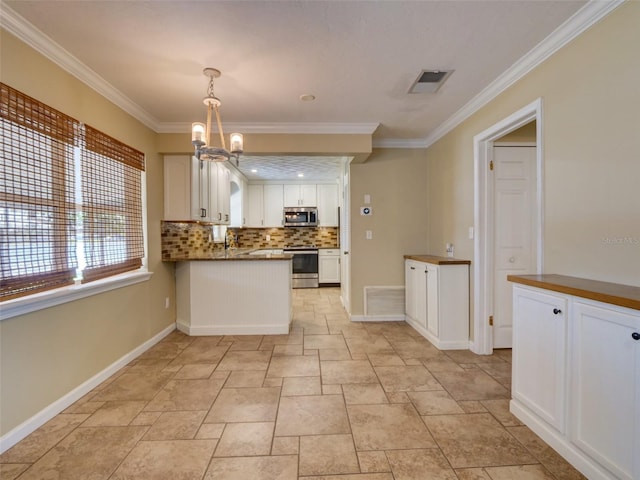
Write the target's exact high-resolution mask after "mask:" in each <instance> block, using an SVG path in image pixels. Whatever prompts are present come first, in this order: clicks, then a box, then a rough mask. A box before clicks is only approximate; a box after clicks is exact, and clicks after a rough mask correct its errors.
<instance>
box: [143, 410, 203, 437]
mask: <svg viewBox="0 0 640 480" xmlns="http://www.w3.org/2000/svg"><path fill="white" fill-rule="evenodd" d="M206 414H207V412H206V411H199V412H198V411H180V412H164V413H163V414H162V415H160V417H159V418H158V420H156V421H155V422H154V424H153V425H152V426H151V428H150V429H149V430H148V431H147V433H145V435H144V437H142V440H190V439H192V438H194V437H195V436H196V433H198V429H199V428H200V425H201V424H202V420H204V417H205V415H206Z"/></svg>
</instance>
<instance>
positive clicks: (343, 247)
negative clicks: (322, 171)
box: [340, 161, 351, 313]
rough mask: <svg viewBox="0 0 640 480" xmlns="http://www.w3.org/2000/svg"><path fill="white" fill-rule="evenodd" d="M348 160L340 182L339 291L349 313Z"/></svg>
mask: <svg viewBox="0 0 640 480" xmlns="http://www.w3.org/2000/svg"><path fill="white" fill-rule="evenodd" d="M349 188H350V186H349V162H348V161H347V162H345V164H344V176H343V184H342V199H343V200H342V208H341V209H340V252H341V253H340V293H341V295H342V306H343V307H344V309H345V310H346V311H347V313H351V290H350V287H351V277H350V273H351V270H350V269H351V263H350V258H349V248H350V236H349V235H350V233H349V226H350V223H349V222H350V221H351V220H350V218H349V208H350V203H351V202H350V194H349Z"/></svg>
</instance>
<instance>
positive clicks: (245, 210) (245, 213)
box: [241, 178, 249, 227]
mask: <svg viewBox="0 0 640 480" xmlns="http://www.w3.org/2000/svg"><path fill="white" fill-rule="evenodd" d="M241 189H242V226H243V227H246V226H248V224H249V184H248V183H247V181H246V180H245V179H244V178H243V179H242V185H241Z"/></svg>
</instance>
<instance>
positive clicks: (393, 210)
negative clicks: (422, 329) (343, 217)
mask: <svg viewBox="0 0 640 480" xmlns="http://www.w3.org/2000/svg"><path fill="white" fill-rule="evenodd" d="M426 175H427V164H426V158H425V151H424V150H422V149H420V150H409V149H374V151H373V153H372V154H371V156H370V157H369V159H368V160H367V162H366V163H363V164H351V168H350V182H351V208H350V215H351V247H350V249H351V254H350V256H351V272H352V273H351V313H352V314H353V315H363V314H364V304H363V301H364V291H363V288H364V287H365V286H373V285H381V286H391V285H396V286H403V285H404V259H403V255H405V254H412V253H413V254H420V253H427V252H428V251H429V249H428V248H427V200H428V199H427V189H426V185H425V178H426ZM365 194H369V195H371V204H370V206H371V207H372V208H373V215H372V216H370V217H365V216H361V215H360V207H362V206H364V205H365V204H364V195H365ZM367 230H371V231H372V233H373V238H372V239H371V240H366V239H365V232H366V231H367Z"/></svg>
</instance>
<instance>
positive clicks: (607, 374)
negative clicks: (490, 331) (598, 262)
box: [509, 275, 640, 480]
mask: <svg viewBox="0 0 640 480" xmlns="http://www.w3.org/2000/svg"><path fill="white" fill-rule="evenodd" d="M509 279H510V280H511V281H513V282H516V284H515V285H514V287H513V306H514V307H513V319H514V329H513V335H514V339H513V380H512V382H513V383H512V395H513V399H512V400H511V411H512V412H513V413H514V414H515V415H516V416H517V417H518V418H520V420H522V421H523V422H524V423H525V424H526V425H527V426H529V428H531V429H532V430H533V431H534V432H536V433H537V434H538V435H539V436H540V437H542V438H543V439H544V440H545V441H546V442H547V443H549V444H550V445H551V446H552V447H553V448H554V449H556V450H557V451H558V452H559V453H560V454H562V455H563V456H564V457H565V458H566V459H567V460H568V461H569V462H570V463H572V464H573V465H574V466H575V467H576V468H578V470H580V471H581V472H582V473H583V474H584V475H586V476H587V477H588V478H590V479H625V480H631V479H636V478H640V454H639V453H638V452H640V407H639V405H640V288H635V287H626V286H621V285H618V286H616V285H613V284H610V283H603V282H595V281H591V280H583V279H575V278H571V277H564V276H559V275H539V276H514V277H509ZM545 282H548V283H545ZM576 286H577V287H576ZM547 287H548V288H547ZM615 287H620V288H619V290H620V291H621V292H631V295H632V296H633V298H632V299H631V300H633V299H634V298H635V300H634V301H635V303H636V304H637V308H635V306H634V307H633V308H627V307H626V306H625V305H627V303H628V302H627V300H625V298H624V293H623V296H620V295H617V294H616V295H610V293H611V292H613V291H615ZM603 292H604V293H603ZM621 298H622V302H620V299H621ZM611 301H612V302H613V303H610V302H611Z"/></svg>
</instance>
